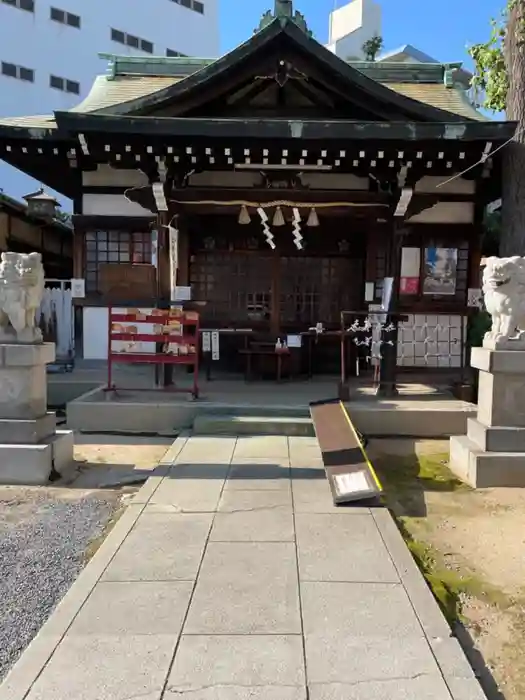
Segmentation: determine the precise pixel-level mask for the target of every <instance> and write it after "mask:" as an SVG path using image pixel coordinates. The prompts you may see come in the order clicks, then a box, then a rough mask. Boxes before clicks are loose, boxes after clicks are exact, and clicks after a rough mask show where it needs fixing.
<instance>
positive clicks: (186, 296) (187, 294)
mask: <svg viewBox="0 0 525 700" xmlns="http://www.w3.org/2000/svg"><path fill="white" fill-rule="evenodd" d="M172 299H173V301H178V302H181V301H191V287H175V289H174V291H173V294H172Z"/></svg>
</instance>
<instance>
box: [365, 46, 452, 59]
mask: <svg viewBox="0 0 525 700" xmlns="http://www.w3.org/2000/svg"><path fill="white" fill-rule="evenodd" d="M405 56H406V57H407V58H411V59H412V60H414V61H418V62H419V63H439V61H436V59H435V58H432V56H429V55H428V54H427V53H424V52H423V51H420V50H419V49H416V47H415V46H412V44H404V45H403V46H399V47H398V48H397V49H392V50H391V51H385V52H384V53H382V54H381V55H380V56H379V57H378V59H377V61H378V62H379V63H381V62H382V61H396V60H400V59H403V58H404V57H405Z"/></svg>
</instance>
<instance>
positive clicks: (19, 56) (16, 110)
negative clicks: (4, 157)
mask: <svg viewBox="0 0 525 700" xmlns="http://www.w3.org/2000/svg"><path fill="white" fill-rule="evenodd" d="M218 5H219V0H0V116H3V117H4V116H17V115H29V114H50V113H51V112H53V110H60V109H69V108H71V107H73V106H74V105H75V104H77V103H79V102H80V101H81V100H82V99H83V98H84V97H85V96H86V95H87V93H88V92H89V90H90V88H91V85H92V84H93V81H94V79H95V77H96V76H97V75H98V74H101V73H104V72H105V70H106V66H107V60H105V61H103V60H101V59H100V58H99V57H98V53H112V54H129V55H156V56H179V55H186V56H197V57H206V58H207V57H213V56H218V54H219V8H218ZM34 187H35V183H34V182H32V181H31V180H29V179H28V178H27V177H26V176H25V175H22V174H21V173H19V172H18V171H16V170H14V169H13V168H10V167H9V166H7V165H5V164H0V188H3V189H4V190H5V191H6V193H9V194H10V195H11V196H15V197H20V196H21V195H23V194H26V193H27V192H28V191H31V190H32V189H34Z"/></svg>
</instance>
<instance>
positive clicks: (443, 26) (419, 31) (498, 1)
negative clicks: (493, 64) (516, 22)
mask: <svg viewBox="0 0 525 700" xmlns="http://www.w3.org/2000/svg"><path fill="white" fill-rule="evenodd" d="M273 4H274V2H273V0H219V5H220V14H221V40H222V51H223V53H225V52H226V51H229V50H230V49H232V48H234V47H235V46H237V45H238V44H240V43H242V42H243V41H245V40H246V39H247V38H248V37H249V36H250V35H251V34H252V32H253V30H254V28H255V27H256V26H257V24H258V23H259V19H260V17H261V15H262V14H263V12H265V11H266V10H268V9H270V8H272V9H273ZM344 4H346V0H336V6H337V7H340V6H341V5H344ZM380 4H381V6H382V8H383V38H384V41H385V50H389V49H394V48H396V47H397V46H400V45H402V44H413V45H414V46H416V47H417V48H418V49H420V50H421V51H424V52H425V53H428V54H430V55H431V56H433V57H434V58H436V59H438V60H439V61H443V62H447V61H450V62H453V61H465V62H466V63H467V65H470V64H469V59H468V55H467V48H466V47H467V46H468V45H471V44H475V43H477V42H480V41H485V40H486V39H487V38H488V36H489V33H490V24H489V23H490V19H491V17H497V16H499V14H500V12H501V9H502V7H503V5H504V2H503V0H436V1H435V2H432V0H382V1H381V0H380ZM333 8H334V0H294V9H297V10H300V11H301V12H302V13H303V14H304V15H305V16H306V19H307V21H308V24H309V27H310V29H312V30H313V32H314V34H315V36H316V38H317V39H318V40H319V41H321V42H322V43H324V42H326V40H327V35H328V14H329V12H331V10H333Z"/></svg>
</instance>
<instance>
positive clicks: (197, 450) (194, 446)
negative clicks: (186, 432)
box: [175, 436, 255, 464]
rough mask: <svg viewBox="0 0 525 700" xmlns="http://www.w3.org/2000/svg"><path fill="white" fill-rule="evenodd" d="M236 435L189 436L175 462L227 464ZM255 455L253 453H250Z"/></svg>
mask: <svg viewBox="0 0 525 700" xmlns="http://www.w3.org/2000/svg"><path fill="white" fill-rule="evenodd" d="M236 442H237V438H236V437H200V436H193V437H191V438H190V439H189V440H188V441H187V442H186V444H185V445H184V447H183V448H182V450H181V451H180V452H179V453H178V455H177V457H176V460H175V462H177V463H179V464H184V463H191V462H196V463H199V464H229V462H230V460H231V458H232V455H233V452H234V450H235V445H236ZM252 456H254V457H255V455H252Z"/></svg>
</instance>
